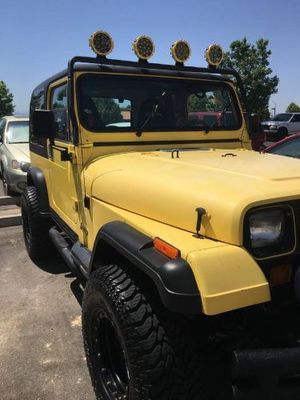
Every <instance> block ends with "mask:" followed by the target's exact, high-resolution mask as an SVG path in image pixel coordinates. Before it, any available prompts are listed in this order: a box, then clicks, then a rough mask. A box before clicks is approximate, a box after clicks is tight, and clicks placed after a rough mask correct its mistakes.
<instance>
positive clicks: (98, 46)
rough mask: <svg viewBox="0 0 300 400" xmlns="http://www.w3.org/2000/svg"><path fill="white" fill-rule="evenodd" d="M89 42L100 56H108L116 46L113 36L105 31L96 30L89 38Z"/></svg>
mask: <svg viewBox="0 0 300 400" xmlns="http://www.w3.org/2000/svg"><path fill="white" fill-rule="evenodd" d="M89 44H90V47H91V49H92V50H93V51H94V52H95V53H96V54H97V55H98V56H106V55H107V54H109V53H110V52H111V51H112V49H113V48H114V42H113V40H112V38H111V36H110V35H109V34H108V33H107V32H104V31H97V32H94V33H93V34H92V35H91V37H90V39H89Z"/></svg>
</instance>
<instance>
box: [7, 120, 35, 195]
mask: <svg viewBox="0 0 300 400" xmlns="http://www.w3.org/2000/svg"><path fill="white" fill-rule="evenodd" d="M28 142H29V119H28V118H25V117H12V116H11V117H3V118H2V119H0V178H1V179H2V181H3V188H4V193H5V194H6V195H10V194H13V193H21V192H22V191H23V190H24V188H25V187H26V173H25V172H23V171H22V170H21V166H22V164H24V165H25V164H27V163H29V143H28Z"/></svg>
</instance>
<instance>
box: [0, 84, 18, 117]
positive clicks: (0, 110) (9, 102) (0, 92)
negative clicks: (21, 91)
mask: <svg viewBox="0 0 300 400" xmlns="http://www.w3.org/2000/svg"><path fill="white" fill-rule="evenodd" d="M13 98H14V97H13V95H12V94H11V93H10V91H9V89H8V87H7V86H6V84H5V83H4V82H3V81H0V118H2V117H3V116H4V115H12V114H13V112H14V109H15V106H14V105H13Z"/></svg>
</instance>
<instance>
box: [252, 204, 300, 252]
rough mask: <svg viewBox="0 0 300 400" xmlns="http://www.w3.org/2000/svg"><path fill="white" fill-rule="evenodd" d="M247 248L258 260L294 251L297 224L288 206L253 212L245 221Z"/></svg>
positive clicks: (259, 209) (260, 209) (265, 208)
mask: <svg viewBox="0 0 300 400" xmlns="http://www.w3.org/2000/svg"><path fill="white" fill-rule="evenodd" d="M245 247H246V248H247V249H248V250H249V251H250V252H251V253H253V255H254V256H255V257H257V258H265V257H272V256H276V255H280V254H286V253H290V252H291V251H293V249H294V247H295V222H294V214H293V209H292V208H291V207H290V206H288V205H282V206H274V207H264V208H258V209H255V210H251V211H250V212H248V214H247V216H246V219H245Z"/></svg>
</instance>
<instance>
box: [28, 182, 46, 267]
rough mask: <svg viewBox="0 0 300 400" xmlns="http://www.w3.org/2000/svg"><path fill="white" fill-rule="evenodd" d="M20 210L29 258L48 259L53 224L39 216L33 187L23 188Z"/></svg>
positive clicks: (36, 259) (35, 259)
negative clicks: (50, 232)
mask: <svg viewBox="0 0 300 400" xmlns="http://www.w3.org/2000/svg"><path fill="white" fill-rule="evenodd" d="M21 209H22V219H23V235H24V241H25V245H26V249H27V252H28V254H29V256H30V258H31V259H33V260H34V261H38V260H40V259H44V258H49V255H50V256H51V255H52V254H53V250H54V246H53V245H52V243H51V241H50V238H49V235H48V233H49V229H50V228H51V226H52V225H53V223H52V222H51V220H49V218H43V217H41V216H40V215H39V204H38V198H37V191H36V188H35V187H34V186H27V187H26V188H25V190H24V192H23V194H22V198H21Z"/></svg>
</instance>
